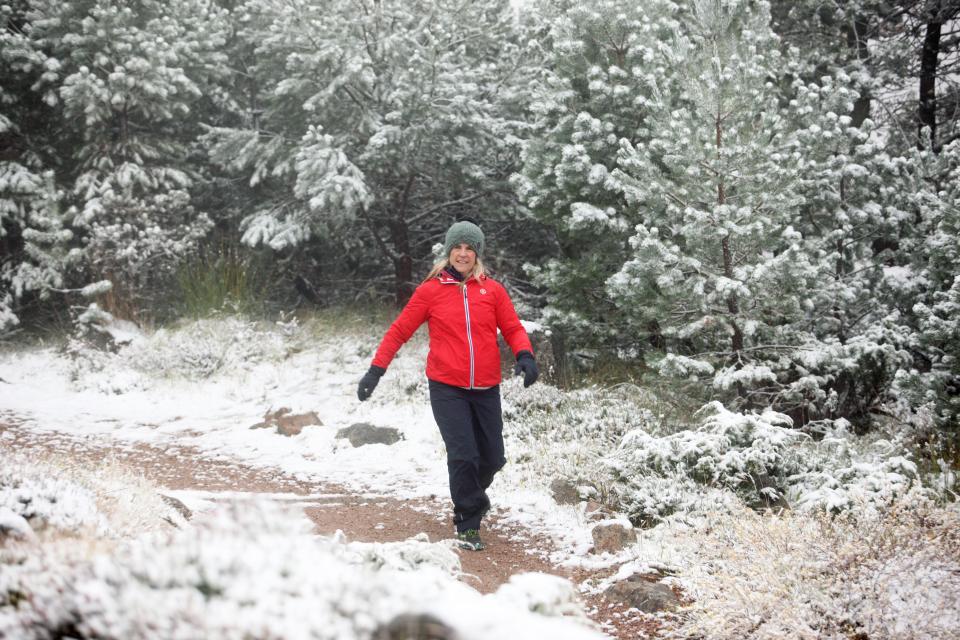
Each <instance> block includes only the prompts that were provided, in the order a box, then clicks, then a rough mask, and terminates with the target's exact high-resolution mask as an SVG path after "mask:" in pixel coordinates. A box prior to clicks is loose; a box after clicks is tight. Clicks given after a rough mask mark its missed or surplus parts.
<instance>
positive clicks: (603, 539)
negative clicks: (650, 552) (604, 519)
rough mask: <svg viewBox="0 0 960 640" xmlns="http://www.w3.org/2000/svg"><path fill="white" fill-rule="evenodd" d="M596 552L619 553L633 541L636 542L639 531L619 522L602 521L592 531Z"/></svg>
mask: <svg viewBox="0 0 960 640" xmlns="http://www.w3.org/2000/svg"><path fill="white" fill-rule="evenodd" d="M591 534H592V535H593V552H594V553H604V552H607V553H617V552H618V551H622V550H623V548H624V547H625V546H627V545H628V544H630V543H631V542H636V540H637V532H636V531H634V530H633V528H632V527H631V528H628V527H627V526H625V525H623V524H621V523H618V522H611V523H600V524H598V525H596V526H595V527H594V528H593V531H591Z"/></svg>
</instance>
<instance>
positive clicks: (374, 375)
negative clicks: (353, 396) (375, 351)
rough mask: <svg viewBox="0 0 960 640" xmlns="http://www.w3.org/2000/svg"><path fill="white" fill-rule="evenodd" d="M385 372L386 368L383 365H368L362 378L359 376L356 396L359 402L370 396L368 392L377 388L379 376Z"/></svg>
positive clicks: (370, 392)
mask: <svg viewBox="0 0 960 640" xmlns="http://www.w3.org/2000/svg"><path fill="white" fill-rule="evenodd" d="M386 372H387V370H386V369H384V368H383V367H378V366H376V365H370V368H369V369H367V372H366V373H365V374H363V377H362V378H360V386H359V387H357V397H358V398H360V402H363V401H364V400H366V399H367V398H369V397H370V394H372V393H373V390H374V389H376V388H377V383H378V382H380V377H381V376H383V374H385V373H386Z"/></svg>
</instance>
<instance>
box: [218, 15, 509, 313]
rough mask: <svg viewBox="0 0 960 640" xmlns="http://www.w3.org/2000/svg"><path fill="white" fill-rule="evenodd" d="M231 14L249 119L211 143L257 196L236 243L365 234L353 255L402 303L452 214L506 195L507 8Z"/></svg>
mask: <svg viewBox="0 0 960 640" xmlns="http://www.w3.org/2000/svg"><path fill="white" fill-rule="evenodd" d="M236 15H237V16H238V19H239V20H240V22H241V24H242V25H243V27H242V28H241V29H240V31H239V38H240V40H241V44H240V46H241V47H243V48H245V49H246V48H252V52H253V53H252V56H251V59H250V64H249V66H248V68H247V70H246V73H247V75H248V76H249V77H250V78H251V80H250V81H249V82H243V83H238V84H237V88H238V89H240V90H241V91H242V94H243V95H244V96H245V100H246V103H247V104H249V105H250V115H249V117H248V118H247V120H246V122H244V123H237V124H236V125H235V126H231V127H220V128H216V129H213V130H212V131H211V132H210V133H209V135H208V136H207V137H206V140H207V143H208V145H209V148H210V153H211V156H212V157H213V159H214V160H215V161H217V162H219V163H221V164H222V165H223V166H225V167H228V168H230V169H232V170H233V171H235V172H237V173H239V174H241V175H246V177H247V180H249V184H250V185H251V186H253V187H257V188H259V189H260V192H261V193H262V194H263V196H264V197H263V198H262V199H261V200H260V202H259V203H258V204H257V206H256V207H255V208H253V209H252V210H251V211H249V212H248V215H247V217H246V219H245V221H244V223H243V228H244V241H245V242H248V243H250V244H258V243H262V244H266V245H268V246H270V247H272V248H274V249H276V250H281V249H289V248H293V247H296V246H299V245H302V244H303V243H304V242H305V241H306V240H307V239H309V238H313V237H316V236H324V235H335V234H339V235H340V236H341V237H343V238H344V242H345V246H344V251H345V252H346V253H347V254H348V255H349V254H356V253H360V252H361V251H362V248H361V243H360V242H359V239H360V238H361V237H363V236H366V237H368V238H371V239H372V240H373V245H374V246H375V247H376V248H377V253H373V254H370V253H367V254H361V255H368V256H370V258H371V260H372V261H375V262H377V263H380V262H382V261H384V260H386V261H388V263H389V264H391V265H392V267H393V271H394V280H395V292H396V297H397V299H398V300H399V301H403V300H405V299H406V296H407V295H409V293H410V291H411V290H412V286H413V284H414V282H415V281H416V280H417V276H415V275H414V269H413V265H414V263H415V262H416V263H421V262H424V261H426V260H431V259H432V254H431V247H432V244H433V242H435V240H436V237H437V235H438V232H439V231H440V230H441V229H443V228H445V226H446V225H447V224H448V223H449V221H450V220H451V218H452V217H453V216H455V215H457V214H462V213H469V212H471V211H476V210H478V209H479V207H481V205H482V204H486V205H487V206H492V205H493V204H494V203H495V202H497V200H498V199H500V198H502V195H500V194H502V193H505V192H506V191H507V189H506V186H505V184H504V176H502V175H499V174H500V173H502V172H503V169H502V167H501V166H500V163H501V162H502V159H503V156H504V155H508V154H509V151H508V146H509V144H510V139H509V126H510V125H509V122H507V121H506V119H505V118H504V117H503V116H502V115H500V113H499V112H498V107H497V104H498V100H499V99H500V97H501V96H502V95H503V94H504V93H506V91H505V87H506V86H508V85H510V83H512V82H515V80H513V79H512V76H511V74H512V73H514V72H515V66H511V65H514V64H515V63H516V61H517V59H518V57H519V48H518V46H517V45H516V44H514V43H513V39H512V35H511V33H512V32H511V29H512V23H511V21H510V18H509V16H510V14H509V10H508V8H507V6H506V3H500V2H498V3H494V4H493V5H483V4H476V3H473V4H470V3H468V4H464V3H455V2H446V1H444V2H414V3H410V2H402V3H401V2H359V3H358V2H345V1H337V2H332V3H326V4H323V5H319V4H317V3H313V2H307V1H305V0H296V1H294V2H289V1H284V2H279V1H272V2H261V1H257V2H248V3H247V4H245V5H243V6H242V7H241V8H239V9H238V10H237V11H236ZM240 95H241V94H240V93H238V94H237V97H236V100H237V102H238V103H240V104H243V102H244V101H243V100H241V98H240ZM478 217H480V218H482V216H478ZM481 221H482V220H481ZM367 244H368V245H369V244H370V243H369V242H368V243H367Z"/></svg>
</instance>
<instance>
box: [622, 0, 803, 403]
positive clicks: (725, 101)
mask: <svg viewBox="0 0 960 640" xmlns="http://www.w3.org/2000/svg"><path fill="white" fill-rule="evenodd" d="M693 6H694V11H693V13H692V15H691V17H690V19H689V20H687V21H685V22H684V24H683V27H682V29H681V30H680V32H679V33H678V34H677V36H676V38H675V39H674V41H673V42H671V43H669V44H668V43H664V46H663V47H661V49H660V51H659V52H658V56H657V62H658V63H659V65H660V66H663V67H666V68H670V69H673V70H675V72H676V73H675V74H674V75H671V76H669V77H668V78H666V79H665V81H660V80H659V79H658V81H657V83H656V84H654V85H653V86H652V87H651V97H652V99H651V100H650V103H649V105H648V107H647V108H648V115H647V118H646V120H645V127H644V129H645V132H646V136H645V138H646V139H645V140H644V141H643V142H640V143H637V142H632V141H630V140H623V141H621V152H620V155H619V158H618V164H619V168H618V169H617V170H615V171H614V172H613V173H612V174H611V175H612V180H614V181H615V182H616V183H617V184H618V185H619V186H620V188H621V189H623V192H624V194H625V195H626V197H627V200H628V201H629V202H630V203H631V204H633V205H634V206H636V207H638V208H640V209H641V210H642V211H643V220H642V222H640V223H639V224H637V226H636V228H635V231H634V234H633V236H632V237H631V240H630V243H631V246H632V256H631V258H630V259H629V260H628V261H627V262H626V263H625V264H624V265H623V267H622V268H621V269H620V271H619V272H618V273H616V274H614V275H613V276H612V277H610V278H609V280H608V282H607V286H608V289H609V291H610V294H611V295H612V296H613V297H614V298H615V299H616V300H617V301H618V305H619V306H620V308H621V309H623V311H624V312H625V313H629V314H632V315H635V316H638V317H641V318H644V319H646V320H647V321H648V322H650V323H656V325H657V326H658V327H659V331H660V335H661V336H662V338H663V339H664V340H665V341H666V344H667V354H666V356H665V357H663V358H662V359H661V360H660V361H659V363H657V366H658V368H659V370H660V371H661V373H663V374H670V375H677V376H682V377H690V378H703V379H705V380H707V381H709V382H710V383H711V384H712V385H713V386H714V388H716V389H717V390H719V391H721V392H728V393H729V392H732V395H735V396H739V397H740V398H747V397H749V398H753V399H754V400H757V401H759V403H760V404H766V402H765V401H764V400H765V399H766V397H767V394H769V393H771V392H773V391H774V390H775V389H776V388H777V386H778V379H777V373H776V371H775V370H774V369H773V368H772V367H771V366H770V365H771V363H770V360H771V358H775V357H776V354H777V353H778V352H779V351H781V350H783V349H791V350H792V349H794V348H795V345H791V344H786V345H785V344H781V343H780V341H779V340H778V339H777V336H778V328H779V327H781V326H783V325H788V324H790V323H793V322H795V321H796V320H797V318H799V317H801V316H802V314H803V298H804V291H805V289H806V288H807V287H808V286H809V284H810V282H811V281H812V279H813V277H814V275H815V270H814V267H813V265H811V264H810V262H809V260H808V259H807V256H806V255H804V253H803V251H802V239H803V238H802V236H801V234H800V233H799V232H798V231H797V230H796V229H795V228H794V227H792V226H791V218H792V212H793V211H794V210H795V208H796V207H797V205H798V204H799V202H800V194H799V193H798V192H797V189H796V183H797V180H798V177H799V175H800V174H801V172H802V169H803V166H804V153H805V152H806V150H805V149H804V147H803V146H802V144H801V141H800V140H799V139H798V136H797V126H796V124H795V123H794V122H793V121H792V120H791V118H790V114H789V113H788V112H787V111H786V110H785V109H784V108H783V107H784V105H783V104H782V103H781V101H780V95H781V85H780V82H779V81H778V80H779V79H780V78H782V77H784V75H785V74H787V73H789V72H790V70H791V60H790V59H789V57H785V56H783V55H781V53H780V50H779V46H778V44H779V43H778V39H777V38H776V36H775V35H774V34H773V33H772V31H771V30H770V26H769V13H768V7H767V5H766V4H764V3H752V2H750V3H748V2H726V1H720V0H697V1H696V2H694V3H693Z"/></svg>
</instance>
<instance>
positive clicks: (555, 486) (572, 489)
mask: <svg viewBox="0 0 960 640" xmlns="http://www.w3.org/2000/svg"><path fill="white" fill-rule="evenodd" d="M550 494H551V495H552V496H553V499H554V500H556V501H557V504H577V503H578V502H580V491H579V490H578V489H577V485H575V484H574V483H572V482H571V481H569V480H565V479H563V478H557V479H556V480H554V481H553V482H551V483H550Z"/></svg>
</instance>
